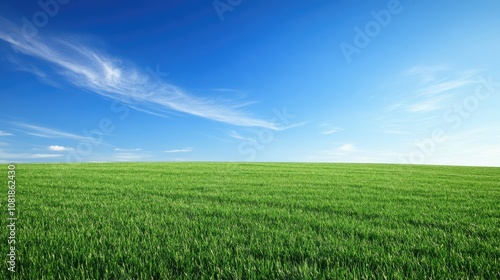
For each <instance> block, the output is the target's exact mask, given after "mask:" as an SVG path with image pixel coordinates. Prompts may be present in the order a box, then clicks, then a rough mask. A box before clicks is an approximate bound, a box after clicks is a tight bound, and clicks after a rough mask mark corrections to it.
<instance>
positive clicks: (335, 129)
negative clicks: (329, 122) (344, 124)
mask: <svg viewBox="0 0 500 280" xmlns="http://www.w3.org/2000/svg"><path fill="white" fill-rule="evenodd" d="M340 130H341V129H340V128H332V129H329V130H325V131H323V135H330V134H334V133H336V132H339V131H340Z"/></svg>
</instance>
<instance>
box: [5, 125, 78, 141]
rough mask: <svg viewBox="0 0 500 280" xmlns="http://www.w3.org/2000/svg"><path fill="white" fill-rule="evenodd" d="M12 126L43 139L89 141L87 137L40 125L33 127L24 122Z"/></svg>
mask: <svg viewBox="0 0 500 280" xmlns="http://www.w3.org/2000/svg"><path fill="white" fill-rule="evenodd" d="M11 124H13V125H15V126H17V127H19V128H20V129H18V130H19V131H21V132H24V133H26V134H28V135H33V136H38V137H42V138H66V139H73V140H88V138H87V137H84V136H81V135H76V134H73V133H68V132H64V131H60V130H57V129H52V128H47V127H43V126H38V125H32V124H27V123H22V122H12V123H11Z"/></svg>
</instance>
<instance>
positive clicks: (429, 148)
mask: <svg viewBox="0 0 500 280" xmlns="http://www.w3.org/2000/svg"><path fill="white" fill-rule="evenodd" d="M25 2H26V1H23V2H22V3H21V2H19V1H2V3H1V4H0V11H1V12H0V52H1V53H2V56H1V59H0V77H1V78H0V97H1V102H0V161H2V162H102V161H305V162H381V163H412V164H452V165H487V166H500V126H499V124H500V114H499V113H498V108H499V107H500V55H499V54H498V50H499V49H500V36H499V35H498V34H499V33H498V29H499V27H500V17H498V11H500V2H499V1H480V2H472V1H462V2H460V4H458V2H457V1H410V0H401V1H395V0H390V1H358V0H343V1H334V0H330V1H326V0H319V1H298V0H297V1H294V0H287V1H285V0H277V1H257V0H256V1H248V0H220V1H219V0H218V1H213V0H210V1H205V0H198V1H192V0H189V1H74V0H59V1H56V0H48V1H43V0H42V1H40V2H39V1H28V3H25ZM103 2H104V3H103Z"/></svg>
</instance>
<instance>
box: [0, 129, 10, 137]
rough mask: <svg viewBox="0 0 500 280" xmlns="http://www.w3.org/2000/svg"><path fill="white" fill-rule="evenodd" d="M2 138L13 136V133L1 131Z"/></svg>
mask: <svg viewBox="0 0 500 280" xmlns="http://www.w3.org/2000/svg"><path fill="white" fill-rule="evenodd" d="M0 136H12V133H9V132H5V131H2V130H0Z"/></svg>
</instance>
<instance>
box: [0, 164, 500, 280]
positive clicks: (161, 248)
mask: <svg viewBox="0 0 500 280" xmlns="http://www.w3.org/2000/svg"><path fill="white" fill-rule="evenodd" d="M3 166H4V168H2V170H4V172H3V173H4V175H3V178H4V181H3V182H6V181H7V166H6V165H3ZM16 182H17V188H16V191H17V192H16V208H17V211H18V220H17V226H16V236H17V242H16V249H17V251H16V255H17V264H16V265H17V267H16V272H15V273H11V272H9V271H7V266H6V265H5V262H3V263H4V267H5V269H2V270H3V271H2V272H1V273H2V274H3V277H0V278H3V279H345V278H348V279H353V278H355V279H407V278H411V279H431V278H432V279H468V278H470V279H499V278H500V168H487V167H452V166H414V165H383V164H319V163H318V164H313V163H207V162H205V163H201V162H200V163H195V162H186V163H82V164H18V165H17V167H16ZM3 185H4V187H3V188H2V189H3V190H4V194H2V197H4V199H2V204H1V205H2V207H3V208H4V209H5V210H2V213H4V214H3V215H4V217H6V214H5V213H6V208H7V206H6V203H5V202H6V197H7V184H6V183H4V184H3ZM2 221H4V222H3V223H4V224H5V225H7V221H6V219H2ZM1 234H2V239H1V240H2V242H3V243H4V245H5V246H4V245H2V246H1V248H2V256H3V258H4V259H5V260H7V257H6V255H7V253H8V251H7V250H8V249H7V246H6V245H7V236H8V234H9V233H8V229H7V228H6V227H5V226H2V231H1Z"/></svg>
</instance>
